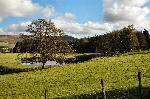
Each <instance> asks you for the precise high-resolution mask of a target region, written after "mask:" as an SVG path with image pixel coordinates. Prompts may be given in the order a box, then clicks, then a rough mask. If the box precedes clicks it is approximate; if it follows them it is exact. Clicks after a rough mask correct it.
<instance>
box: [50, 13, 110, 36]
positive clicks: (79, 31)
mask: <svg viewBox="0 0 150 99" xmlns="http://www.w3.org/2000/svg"><path fill="white" fill-rule="evenodd" d="M52 21H53V22H54V23H55V25H56V27H58V28H61V29H62V30H64V32H65V33H66V34H67V35H71V36H74V37H75V35H78V38H81V35H84V36H85V35H86V37H87V36H94V35H95V34H96V35H98V34H99V35H101V34H104V33H105V32H109V31H112V29H113V25H112V24H109V23H98V22H91V21H88V22H86V23H84V24H80V23H77V22H75V21H74V20H73V19H70V18H67V17H66V15H65V16H62V17H57V18H55V19H53V20H52Z"/></svg>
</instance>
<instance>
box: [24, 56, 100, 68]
mask: <svg viewBox="0 0 150 99" xmlns="http://www.w3.org/2000/svg"><path fill="white" fill-rule="evenodd" d="M102 56H103V55H102V54H91V55H81V56H76V57H75V58H67V59H66V60H65V61H64V62H63V63H62V64H60V63H57V62H56V61H47V62H46V65H65V64H77V63H81V62H84V61H88V60H91V59H93V58H96V57H102ZM22 64H23V65H42V62H33V63H22Z"/></svg>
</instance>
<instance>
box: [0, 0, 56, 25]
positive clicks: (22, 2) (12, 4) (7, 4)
mask: <svg viewBox="0 0 150 99" xmlns="http://www.w3.org/2000/svg"><path fill="white" fill-rule="evenodd" d="M53 13H54V8H53V7H46V8H44V7H42V6H40V5H39V4H38V3H33V2H32V0H0V22H2V20H3V19H4V18H7V17H9V16H14V17H32V16H35V15H40V14H43V16H44V17H50V16H51V15H52V14H53Z"/></svg>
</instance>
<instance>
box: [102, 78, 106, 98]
mask: <svg viewBox="0 0 150 99" xmlns="http://www.w3.org/2000/svg"><path fill="white" fill-rule="evenodd" d="M101 86H102V96H103V99H106V94H105V87H104V81H103V79H101Z"/></svg>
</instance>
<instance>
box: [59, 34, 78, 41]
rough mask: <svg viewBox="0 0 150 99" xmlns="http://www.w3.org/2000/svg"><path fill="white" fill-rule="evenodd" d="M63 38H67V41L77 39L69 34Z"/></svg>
mask: <svg viewBox="0 0 150 99" xmlns="http://www.w3.org/2000/svg"><path fill="white" fill-rule="evenodd" d="M61 39H62V40H67V41H73V40H77V38H74V37H72V36H68V35H64V36H63V37H62V38H61Z"/></svg>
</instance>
